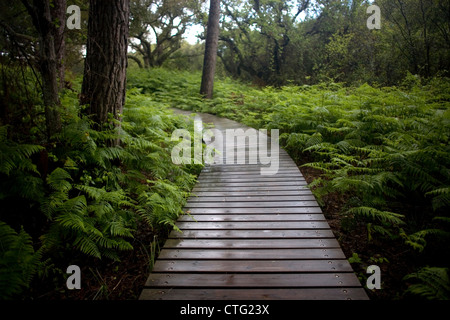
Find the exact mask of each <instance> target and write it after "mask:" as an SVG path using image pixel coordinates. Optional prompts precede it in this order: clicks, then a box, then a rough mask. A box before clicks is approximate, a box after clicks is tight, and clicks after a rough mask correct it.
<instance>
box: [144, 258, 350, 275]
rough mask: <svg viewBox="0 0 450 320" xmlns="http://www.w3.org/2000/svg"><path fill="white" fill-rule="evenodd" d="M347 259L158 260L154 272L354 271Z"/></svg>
mask: <svg viewBox="0 0 450 320" xmlns="http://www.w3.org/2000/svg"><path fill="white" fill-rule="evenodd" d="M352 271H353V270H352V267H351V266H350V264H349V263H348V261H347V260H270V261H259V260H256V261H255V260H244V261H242V260H241V261H236V260H229V261H221V260H200V261H192V260H181V261H179V260H158V261H157V262H156V263H155V266H154V267H153V272H163V273H164V272H189V273H196V272H198V273H208V272H213V273H221V272H226V273H240V272H242V273H250V272H251V273H269V272H274V273H275V272H276V273H299V272H352Z"/></svg>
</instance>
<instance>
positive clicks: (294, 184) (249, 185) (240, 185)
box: [206, 180, 307, 189]
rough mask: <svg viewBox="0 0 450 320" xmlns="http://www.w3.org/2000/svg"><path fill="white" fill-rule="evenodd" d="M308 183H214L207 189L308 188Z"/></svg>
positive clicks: (298, 181) (209, 184)
mask: <svg viewBox="0 0 450 320" xmlns="http://www.w3.org/2000/svg"><path fill="white" fill-rule="evenodd" d="M306 184H307V183H306V181H300V180H296V181H274V182H270V181H266V182H214V183H208V184H206V185H207V188H210V187H213V188H217V187H221V188H223V189H226V188H233V187H238V188H239V187H241V188H243V187H271V186H306Z"/></svg>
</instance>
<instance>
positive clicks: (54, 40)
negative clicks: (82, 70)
mask: <svg viewBox="0 0 450 320" xmlns="http://www.w3.org/2000/svg"><path fill="white" fill-rule="evenodd" d="M22 3H23V4H24V6H25V7H26V9H27V11H28V13H29V14H30V16H31V18H32V21H33V25H34V26H35V28H36V30H37V31H38V34H39V71H40V73H41V76H42V96H43V100H44V108H45V122H46V126H47V136H48V138H49V139H50V137H51V136H53V135H54V134H55V133H58V132H59V131H60V130H61V117H60V114H59V111H58V108H59V106H60V105H61V102H60V100H59V90H60V88H61V86H60V80H59V78H60V77H61V73H60V72H59V68H61V66H62V65H61V60H62V57H63V55H64V53H63V52H64V36H63V31H62V30H63V28H64V27H63V26H64V24H65V11H64V10H63V8H65V7H66V0H54V1H53V3H52V5H51V4H50V0H34V1H33V5H31V4H30V3H29V2H28V1H26V0H22ZM61 25H62V26H61ZM62 74H64V72H63V73H62Z"/></svg>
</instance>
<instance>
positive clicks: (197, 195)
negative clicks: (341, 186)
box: [191, 189, 312, 198]
mask: <svg viewBox="0 0 450 320" xmlns="http://www.w3.org/2000/svg"><path fill="white" fill-rule="evenodd" d="M303 195H312V192H311V190H309V189H301V190H285V191H283V190H266V191H245V192H244V191H241V192H235V191H232V190H228V191H227V190H224V191H199V192H196V193H192V196H191V197H192V198H200V197H264V196H303Z"/></svg>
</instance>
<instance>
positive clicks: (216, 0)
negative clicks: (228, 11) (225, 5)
mask: <svg viewBox="0 0 450 320" xmlns="http://www.w3.org/2000/svg"><path fill="white" fill-rule="evenodd" d="M219 19H220V0H210V2H209V17H208V26H207V29H206V42H205V57H204V60H203V74H202V83H201V87H200V94H201V95H203V96H204V97H205V98H207V99H211V98H212V97H213V90H214V74H215V72H216V60H217V47H218V42H219Z"/></svg>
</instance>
